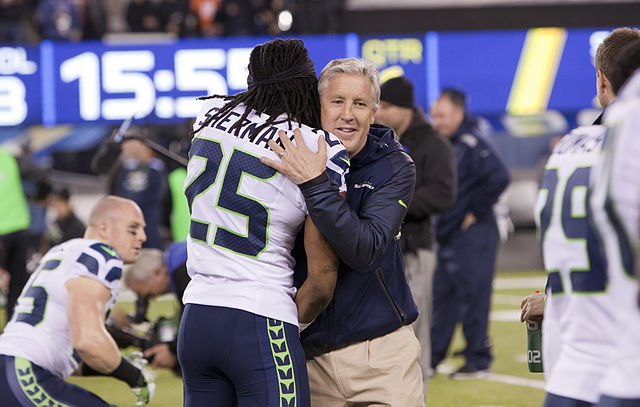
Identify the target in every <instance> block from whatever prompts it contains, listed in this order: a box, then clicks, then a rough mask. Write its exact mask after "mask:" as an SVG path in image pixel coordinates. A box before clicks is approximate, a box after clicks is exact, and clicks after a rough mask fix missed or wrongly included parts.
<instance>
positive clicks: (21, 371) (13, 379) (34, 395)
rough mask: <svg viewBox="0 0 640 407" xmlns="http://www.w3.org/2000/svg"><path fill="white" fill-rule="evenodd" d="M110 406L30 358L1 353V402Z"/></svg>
mask: <svg viewBox="0 0 640 407" xmlns="http://www.w3.org/2000/svg"><path fill="white" fill-rule="evenodd" d="M41 405H46V406H52V407H59V406H63V405H64V406H81V407H109V406H111V405H110V404H108V403H107V402H105V401H104V400H102V399H101V398H100V397H98V396H96V395H95V394H93V393H91V392H90V391H88V390H85V389H83V388H82V387H79V386H76V385H74V384H71V383H67V382H65V381H64V380H62V379H61V378H59V377H58V376H56V375H54V374H52V373H50V372H49V371H47V370H45V369H43V368H41V367H40V366H38V365H35V364H33V363H31V362H29V361H28V360H26V359H22V358H18V357H13V356H7V355H0V406H7V407H8V406H12V407H18V406H20V407H31V406H41Z"/></svg>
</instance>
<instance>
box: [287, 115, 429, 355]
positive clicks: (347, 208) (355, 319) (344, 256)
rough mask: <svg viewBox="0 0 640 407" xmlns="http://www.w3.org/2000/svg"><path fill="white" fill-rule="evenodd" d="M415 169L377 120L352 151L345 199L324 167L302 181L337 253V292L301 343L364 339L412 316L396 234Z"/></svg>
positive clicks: (310, 207) (414, 313)
mask: <svg viewBox="0 0 640 407" xmlns="http://www.w3.org/2000/svg"><path fill="white" fill-rule="evenodd" d="M415 177H416V175H415V166H414V164H413V161H412V160H411V158H410V157H409V155H408V154H406V153H405V152H404V151H403V149H402V146H401V145H400V143H398V141H396V140H395V138H394V133H393V130H391V129H389V128H388V127H383V126H376V125H374V126H371V128H370V130H369V135H368V138H367V142H366V144H365V146H364V147H363V149H362V150H361V151H360V152H359V153H358V154H356V156H355V157H353V158H352V159H351V166H350V170H349V174H348V175H347V177H346V180H347V196H346V200H345V199H343V198H342V197H340V195H339V194H338V189H337V187H336V186H335V185H333V184H332V183H331V182H330V181H329V178H328V177H327V176H326V175H323V176H321V177H318V178H316V179H314V180H312V181H309V182H307V183H305V184H303V185H301V186H300V189H301V190H302V192H303V194H304V196H305V200H306V203H307V208H308V210H309V214H310V215H311V218H312V219H313V222H314V223H315V225H316V226H317V227H318V229H319V230H320V232H322V234H323V235H324V236H325V237H326V238H327V240H328V241H329V244H330V245H331V247H332V248H333V250H334V251H335V252H336V254H337V255H338V256H339V257H340V260H341V261H340V268H339V273H338V281H337V284H336V289H335V292H334V298H333V300H332V301H331V303H330V304H329V306H328V307H327V309H325V310H324V312H323V313H322V314H321V315H320V316H319V317H318V318H316V320H315V321H314V322H313V323H312V324H311V325H310V326H309V327H308V328H307V329H306V330H305V331H303V332H302V335H301V340H302V343H303V345H306V346H318V347H322V346H337V345H346V344H349V343H353V342H360V341H364V340H369V339H373V338H377V337H380V336H383V335H386V334H388V333H391V332H393V331H395V330H397V329H398V328H400V327H401V326H403V325H408V324H410V323H412V322H413V321H414V320H415V319H416V318H417V316H418V310H417V308H416V305H415V303H414V302H413V298H412V297H411V291H410V289H409V285H408V283H407V279H406V276H405V273H404V262H403V260H402V252H401V251H400V247H399V246H398V242H397V240H396V236H397V235H398V232H399V231H400V225H401V223H402V220H403V218H404V216H405V214H406V212H407V206H408V205H409V204H410V201H411V197H412V195H413V189H414V186H415ZM297 266H303V267H304V262H301V261H297Z"/></svg>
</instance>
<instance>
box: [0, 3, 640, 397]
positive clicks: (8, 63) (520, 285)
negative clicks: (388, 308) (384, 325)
mask: <svg viewBox="0 0 640 407" xmlns="http://www.w3.org/2000/svg"><path fill="white" fill-rule="evenodd" d="M44 1H46V0H41V2H44ZM9 3H11V1H10V2H9ZM24 3H30V4H31V3H33V4H32V6H37V3H40V2H38V1H35V0H33V1H31V2H24ZM72 3H73V2H72ZM75 3H85V2H78V1H76V2H75ZM91 3H93V2H91V1H86V3H85V6H86V7H88V5H90V4H91ZM127 3H128V2H127V0H120V1H115V2H110V3H109V4H111V6H110V7H111V10H112V11H113V10H117V7H116V6H113V4H119V5H120V9H121V10H122V9H123V7H125V6H126V5H127ZM155 3H161V1H160V0H158V1H155ZM192 3H193V2H192ZM224 3H225V2H223V4H224ZM228 3H237V4H240V5H242V4H244V3H249V2H248V1H247V2H243V1H239V0H236V1H231V0H229V1H228ZM251 3H253V4H256V3H260V2H256V1H253V2H251ZM263 3H270V7H271V9H272V11H273V16H274V17H275V20H274V21H276V22H277V23H278V24H276V25H275V26H274V27H276V28H272V29H270V30H266V31H268V34H269V35H259V36H247V35H240V36H236V35H233V33H227V34H220V33H217V34H216V35H213V36H205V34H203V33H201V35H200V36H196V37H189V38H184V37H180V35H175V34H172V33H168V32H166V31H163V30H159V31H152V32H144V33H132V32H129V31H128V29H127V27H126V23H125V24H124V25H122V24H121V26H120V27H117V24H116V28H113V27H111V29H109V27H107V28H105V31H104V32H103V33H102V35H101V36H100V39H95V38H94V39H82V40H79V41H78V40H74V41H63V40H60V39H55V40H50V39H47V37H46V35H44V30H41V29H40V30H39V29H38V27H34V25H35V24H33V21H32V20H30V15H29V14H28V12H35V8H34V7H32V9H29V8H26V10H27V14H26V22H27V25H29V24H31V26H30V27H29V26H28V27H27V32H30V34H29V35H26V37H25V38H26V40H25V41H21V42H5V43H0V144H2V145H3V146H6V147H8V148H10V149H12V150H13V151H16V152H17V151H28V152H29V153H30V154H31V158H32V159H33V160H34V161H36V162H37V163H39V164H40V165H42V166H43V167H46V168H50V169H51V174H52V179H53V180H54V182H55V183H57V184H60V185H64V186H67V187H69V188H70V189H71V190H72V192H73V193H74V194H75V197H74V207H75V208H76V211H77V212H78V215H79V216H80V218H81V219H82V220H86V216H87V214H88V213H87V211H88V208H89V207H90V204H91V203H92V202H93V201H94V200H95V199H96V198H97V197H98V196H100V195H101V194H102V193H103V191H104V190H105V179H104V178H101V177H97V176H96V175H93V174H92V173H91V170H90V168H89V162H90V160H91V157H92V155H93V153H95V151H96V149H97V147H98V145H99V144H100V142H101V141H102V140H103V139H104V138H105V137H107V136H108V135H109V134H110V133H111V132H112V130H113V129H114V128H115V127H117V126H119V125H120V123H121V122H122V121H123V120H125V119H127V118H129V117H131V116H132V115H135V119H134V123H136V124H141V125H146V126H149V127H150V128H152V129H153V130H154V134H155V135H156V138H157V140H158V141H159V142H161V143H162V144H163V145H164V146H166V147H168V148H170V149H172V150H174V151H176V152H178V153H182V154H184V153H185V146H188V139H186V137H187V129H188V126H189V118H192V117H194V116H195V114H196V113H197V110H198V108H197V102H196V101H195V98H196V97H197V96H200V95H204V94H211V93H216V94H226V93H235V92H238V91H241V90H243V89H245V88H246V65H247V61H248V55H249V52H250V50H251V48H252V47H253V46H254V45H256V44H259V43H262V42H265V41H267V40H269V39H271V38H273V37H274V36H275V35H277V36H295V37H298V38H301V39H303V40H304V41H305V44H306V45H307V47H308V49H309V51H310V55H311V58H312V59H313V60H314V63H315V65H316V70H317V71H318V72H319V71H320V69H321V68H322V67H323V66H324V65H325V64H326V63H327V62H328V61H329V60H331V59H334V58H343V57H359V56H363V57H367V58H369V59H371V60H372V61H374V62H375V63H377V64H378V65H379V66H380V69H381V73H382V77H383V80H384V79H388V78H390V77H393V76H398V75H406V76H407V77H409V78H410V79H411V80H412V81H413V83H414V84H415V87H416V102H417V104H418V105H419V106H420V107H421V108H422V109H424V110H426V109H428V106H429V105H430V103H431V102H432V101H434V100H435V98H437V95H438V94H439V91H440V89H441V88H443V87H458V88H460V89H462V90H464V91H466V92H467V95H468V98H469V110H471V111H472V112H474V113H476V114H479V115H480V116H482V117H483V118H484V119H486V124H487V125H488V126H489V127H488V129H490V130H489V137H490V140H491V141H492V142H493V144H494V146H495V147H496V149H497V151H498V153H499V154H500V155H501V157H502V158H503V159H504V160H505V162H506V163H507V164H508V166H509V168H510V171H511V173H512V177H513V182H512V184H511V186H510V187H509V189H508V191H507V192H506V193H505V195H504V196H503V199H502V202H503V203H504V206H505V207H508V208H509V212H510V216H511V219H512V221H513V224H514V226H515V228H514V230H513V232H512V234H511V235H510V237H509V239H508V240H506V241H505V242H503V243H502V247H501V249H500V255H499V262H498V268H499V274H498V277H497V279H496V284H495V292H494V297H493V313H492V322H491V328H490V329H491V336H492V338H493V340H494V344H495V346H494V348H495V349H496V352H497V357H496V362H495V363H494V366H493V370H494V372H495V373H494V377H493V379H494V380H492V381H474V382H472V383H465V384H460V383H456V382H453V381H450V380H448V379H447V378H446V377H444V376H443V375H438V376H436V378H435V379H434V380H433V381H432V385H431V386H430V388H429V396H428V397H429V398H428V401H429V405H434V406H440V405H442V406H449V405H455V406H467V405H468V406H488V405H501V406H526V405H541V400H542V397H543V392H542V390H540V388H541V383H542V382H541V380H542V378H541V377H539V375H538V376H536V375H532V374H530V373H528V372H527V371H526V365H525V363H524V359H523V357H524V356H523V355H524V346H525V339H524V338H525V332H524V327H523V326H521V324H520V323H519V322H516V319H517V317H516V315H517V313H518V311H517V310H518V306H519V299H520V298H521V297H522V296H523V295H526V294H528V293H530V292H531V291H532V290H534V289H540V288H541V287H542V286H543V284H544V275H543V274H542V273H541V272H540V271H539V270H540V269H541V260H540V255H539V251H538V247H537V244H536V241H535V230H534V228H533V217H532V208H533V204H534V200H535V193H536V190H537V184H538V176H539V174H540V171H541V165H542V164H543V162H544V158H545V157H546V155H547V154H548V148H549V142H550V140H551V139H552V138H553V137H556V136H558V135H561V134H563V133H564V132H566V131H567V130H568V129H570V128H571V127H573V126H575V125H577V124H586V123H590V122H591V121H592V120H593V119H594V118H595V116H597V114H598V113H599V109H598V108H597V106H595V104H594V103H595V99H594V98H595V75H594V68H593V64H592V58H593V55H594V53H595V50H596V48H597V46H598V44H599V42H600V41H601V40H602V39H603V38H604V37H605V36H606V35H607V34H608V32H609V31H610V30H611V29H612V28H614V27H618V26H637V25H639V24H640V21H639V20H638V16H640V4H638V2H634V1H595V0H594V1H588V0H584V1H581V0H566V1H554V2H551V1H546V0H540V1H515V2H514V1H510V2H508V1H504V0H487V1H483V0H460V1H455V0H423V1H419V0H396V1H394V2H392V3H393V7H392V8H391V7H390V5H389V3H390V2H387V1H378V0H350V1H339V0H331V1H325V2H323V1H314V0H309V1H298V2H296V1H290V0H289V1H279V2H278V1H274V2H268V1H267V2H263ZM552 3H553V4H552ZM274 4H275V5H274ZM2 12H4V9H2V8H0V21H1V22H2V23H3V25H4V23H5V22H6V20H4V19H3V17H7V14H5V15H4V16H3V13H2ZM286 12H288V14H287V13H286ZM111 17H113V16H111ZM120 17H121V18H124V16H120ZM108 21H112V20H108ZM24 22H25V21H21V23H24ZM108 25H109V24H107V26H108ZM112 25H113V24H112ZM5 27H6V26H5ZM263 31H264V30H263ZM253 32H255V31H251V30H248V31H247V30H245V31H242V33H243V34H247V33H249V34H251V33H253ZM265 33H266V32H262V34H265ZM123 299H124V300H125V302H124V303H123V305H122V306H123V307H125V308H128V307H130V306H131V304H130V303H128V302H127V301H130V300H131V298H130V297H128V296H127V294H126V293H125V295H124V296H123ZM172 309H173V307H172V306H171V305H170V301H169V302H166V303H161V304H159V305H157V306H156V307H155V308H154V309H153V310H152V312H154V313H156V314H163V313H171V312H172ZM0 322H1V321H0ZM1 325H3V324H2V323H0V326H1ZM461 346H462V345H461V344H460V343H458V344H457V346H455V347H456V348H459V347H461ZM458 362H459V361H458V360H456V359H451V360H450V364H451V367H452V368H453V367H455V366H456V364H457V363H458ZM501 375H504V377H501ZM520 379H522V381H519V380H520ZM74 380H79V381H81V382H82V383H83V385H87V386H89V387H90V388H92V389H93V390H96V391H97V392H98V393H100V394H101V395H104V396H105V397H109V396H118V397H120V401H117V400H115V401H113V402H116V403H122V404H123V405H127V404H128V403H131V400H132V399H131V397H129V395H128V394H125V393H126V392H124V391H123V390H124V387H121V386H120V387H118V386H119V384H118V383H112V381H109V380H101V379H74ZM159 380H160V381H161V383H164V385H163V386H160V389H159V394H158V395H159V396H160V397H158V398H157V399H156V400H155V402H154V403H153V404H152V405H158V406H163V405H166V406H172V405H178V404H179V399H176V397H179V394H178V395H175V394H174V393H180V391H179V389H180V385H179V381H178V380H177V379H176V378H175V377H173V376H172V374H171V373H170V372H159Z"/></svg>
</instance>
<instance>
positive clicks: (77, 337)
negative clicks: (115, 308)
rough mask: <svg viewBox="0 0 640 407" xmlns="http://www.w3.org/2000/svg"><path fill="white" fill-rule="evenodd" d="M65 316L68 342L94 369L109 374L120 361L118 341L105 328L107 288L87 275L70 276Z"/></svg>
mask: <svg viewBox="0 0 640 407" xmlns="http://www.w3.org/2000/svg"><path fill="white" fill-rule="evenodd" d="M65 285H66V287H67V291H68V292H69V299H68V302H67V317H68V319H69V329H70V333H71V343H72V344H73V348H74V349H75V350H76V351H78V354H79V355H80V357H81V358H82V360H83V361H84V362H85V363H87V364H88V365H89V366H90V367H91V368H93V369H94V370H96V371H98V372H100V373H103V374H109V373H110V372H112V371H114V370H115V369H116V368H117V367H118V365H119V364H120V358H121V356H120V351H119V350H118V345H117V344H116V342H115V341H114V340H113V338H112V337H111V335H109V333H108V332H107V330H106V328H105V316H106V304H107V302H108V301H109V298H110V293H109V289H108V288H107V287H105V286H104V285H102V284H100V283H99V282H97V281H95V280H92V279H90V278H87V277H78V278H73V279H71V280H69V281H68V282H67V283H66V284H65Z"/></svg>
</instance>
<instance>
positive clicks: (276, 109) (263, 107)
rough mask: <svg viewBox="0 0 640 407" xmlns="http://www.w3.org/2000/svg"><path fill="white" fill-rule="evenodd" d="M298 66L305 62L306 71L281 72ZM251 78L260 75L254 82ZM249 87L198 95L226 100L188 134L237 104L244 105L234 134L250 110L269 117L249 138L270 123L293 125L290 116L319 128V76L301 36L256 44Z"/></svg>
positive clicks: (224, 113)
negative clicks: (235, 91) (218, 93)
mask: <svg viewBox="0 0 640 407" xmlns="http://www.w3.org/2000/svg"><path fill="white" fill-rule="evenodd" d="M297 66H306V67H307V68H310V69H311V71H312V72H313V73H312V74H311V72H309V71H308V70H307V72H306V74H305V75H292V76H289V77H287V76H286V75H284V76H283V73H286V72H287V71H289V70H291V69H292V68H295V67H297ZM253 78H262V80H258V81H255V82H253ZM248 82H249V88H248V89H247V90H246V91H245V92H240V93H238V94H236V95H233V96H224V95H213V96H205V97H201V98H200V99H201V100H204V99H211V98H223V99H225V101H227V102H226V103H225V104H224V106H222V108H220V110H218V111H217V112H216V113H215V114H213V115H212V116H211V117H209V118H208V119H207V120H205V121H204V122H203V123H202V126H200V128H198V129H197V130H194V131H192V132H191V136H193V135H194V134H196V133H197V132H199V131H200V130H202V129H203V128H205V127H206V126H208V125H209V123H211V122H212V121H214V120H218V119H220V118H222V117H223V116H225V115H226V114H227V113H229V112H231V111H232V110H233V109H234V108H235V107H236V106H238V105H240V104H244V105H245V106H246V107H247V109H246V110H245V111H244V113H243V114H242V116H241V117H240V118H239V119H238V120H237V121H236V122H235V123H234V124H233V125H232V126H231V128H230V129H231V130H233V129H235V135H236V137H238V136H239V134H240V129H241V127H242V124H243V123H244V121H245V120H246V118H247V116H249V113H251V110H255V112H256V114H258V115H260V114H262V113H265V114H267V115H269V119H268V120H267V121H266V122H265V123H264V124H262V125H260V126H259V127H258V128H257V129H256V130H255V132H254V133H253V134H251V135H250V136H249V139H250V140H253V138H254V137H255V136H256V135H257V134H258V133H260V131H261V130H263V129H264V128H266V127H269V126H270V125H272V124H279V123H284V122H287V123H288V124H289V129H292V128H293V126H292V124H291V120H295V121H296V122H298V123H299V124H306V125H307V126H310V127H313V128H320V126H321V124H320V98H319V97H318V90H317V85H318V80H317V78H316V76H315V70H314V69H313V62H312V61H311V59H309V54H308V51H307V49H306V48H305V46H304V43H303V42H302V41H301V40H297V39H286V40H282V39H275V40H272V41H269V42H266V43H264V44H261V45H257V46H256V47H254V48H253V50H252V51H251V56H250V57H249V77H248ZM283 113H286V114H287V118H286V119H282V120H279V121H276V118H277V117H278V116H280V115H281V114H283Z"/></svg>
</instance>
